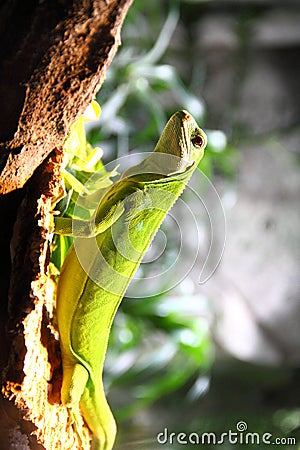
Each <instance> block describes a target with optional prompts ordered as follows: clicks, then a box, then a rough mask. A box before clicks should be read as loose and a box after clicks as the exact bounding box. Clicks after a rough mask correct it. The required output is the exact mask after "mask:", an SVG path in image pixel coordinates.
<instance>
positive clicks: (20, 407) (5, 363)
mask: <svg viewBox="0 0 300 450" xmlns="http://www.w3.org/2000/svg"><path fill="white" fill-rule="evenodd" d="M131 3H132V0H106V1H105V0H94V1H93V0H74V1H70V0H56V1H54V0H45V1H38V0H28V1H26V2H24V1H23V0H7V1H5V2H4V3H2V6H1V7H0V42H1V47H0V101H1V115H0V208H1V214H2V223H3V227H2V228H1V236H0V251H1V252H0V253H1V254H0V262H1V265H2V267H3V270H2V271H1V274H0V288H1V289H0V293H1V294H0V295H1V299H0V300H1V302H0V338H1V354H0V364H1V373H2V393H3V397H2V398H1V399H0V433H1V439H0V449H5V450H10V449H12V448H18V449H25V448H26V449H29V448H30V449H40V448H46V449H56V448H57V449H62V448H63V449H64V450H67V449H71V448H72V449H76V448H83V447H82V446H81V447H80V445H79V443H78V441H77V437H76V435H75V433H74V432H73V428H72V426H71V424H70V421H69V417H68V413H67V411H66V408H64V407H63V406H61V405H60V404H59V389H60V382H61V366H60V354H59V344H58V335H57V331H56V327H55V323H53V312H54V308H55V302H54V298H55V284H54V283H53V281H52V280H51V277H49V276H48V272H47V270H48V256H49V242H48V238H49V232H51V220H50V219H51V213H50V211H51V208H52V202H53V199H54V198H55V197H56V196H57V195H58V193H59V189H60V188H59V186H60V162H61V159H62V154H61V153H62V145H63V140H64V138H65V136H66V135H67V134H68V132H69V130H70V126H71V125H72V123H73V122H74V121H75V120H76V118H77V117H79V115H81V114H82V113H83V112H84V111H85V109H86V107H87V106H88V104H89V103H90V102H91V100H92V99H93V97H94V95H95V93H96V91H97V90H98V88H99V87H100V85H101V83H102V82H103V79H104V76H105V72H106V69H107V67H108V66H109V64H110V62H111V60H112V58H113V56H114V54H115V52H116V50H117V47H118V45H119V43H120V29H121V26H122V22H123V20H124V17H125V15H126V13H127V10H128V8H129V6H130V4H131ZM10 242H11V262H10V249H9V243H10ZM8 298H9V306H8ZM24 419H25V420H24ZM83 432H84V433H85V435H86V436H88V430H87V429H83Z"/></svg>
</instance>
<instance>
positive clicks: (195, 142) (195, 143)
mask: <svg viewBox="0 0 300 450" xmlns="http://www.w3.org/2000/svg"><path fill="white" fill-rule="evenodd" d="M192 144H193V146H194V147H202V145H203V138H202V137H201V136H196V137H194V138H193V139H192Z"/></svg>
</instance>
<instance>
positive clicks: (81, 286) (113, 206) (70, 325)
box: [55, 111, 206, 450]
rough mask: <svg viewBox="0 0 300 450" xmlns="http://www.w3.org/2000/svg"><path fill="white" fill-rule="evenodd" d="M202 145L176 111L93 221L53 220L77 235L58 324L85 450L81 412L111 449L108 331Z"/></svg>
mask: <svg viewBox="0 0 300 450" xmlns="http://www.w3.org/2000/svg"><path fill="white" fill-rule="evenodd" d="M205 146H206V137H205V134H204V132H203V131H202V130H201V129H200V128H199V127H198V125H197V124H196V122H195V120H194V119H193V117H192V116H191V115H190V114H189V113H187V112H186V111H178V112H177V113H175V114H174V115H173V116H172V117H171V119H170V120H169V122H168V123H167V125H166V127H165V129H164V131H163V133H162V135H161V138H160V139H159V141H158V143H157V145H156V147H155V149H154V152H153V153H152V154H150V156H148V157H147V158H145V160H144V161H142V162H141V163H140V164H138V165H137V166H134V167H132V168H130V169H128V170H127V171H125V172H124V174H123V176H122V177H121V178H120V180H119V181H117V182H116V183H115V184H113V185H112V187H110V188H109V190H108V191H107V192H106V193H105V195H104V196H103V197H102V199H101V201H100V204H99V207H98V209H97V211H96V212H95V214H94V216H93V218H92V220H90V221H88V222H84V221H80V220H73V223H72V220H71V219H68V218H60V217H57V218H56V219H55V233H58V234H64V235H73V236H77V237H76V239H75V244H73V246H72V247H71V248H70V250H69V252H68V254H67V257H66V259H65V261H64V264H63V266H62V269H61V274H60V278H59V283H58V292H57V320H58V327H59V334H60V342H61V351H62V361H63V384H62V389H61V399H62V403H63V404H64V405H66V406H67V407H68V408H70V413H71V416H72V418H73V421H74V425H75V426H76V430H77V432H78V435H79V438H80V440H81V443H82V446H83V447H84V448H86V446H87V445H88V444H85V443H84V442H85V441H84V437H83V436H82V435H81V433H80V426H79V415H80V413H81V414H82V415H83V417H84V420H85V422H86V424H87V425H88V427H89V429H90V430H91V432H92V434H93V443H92V448H93V449H94V450H110V449H112V447H113V444H114V440H115V435H116V424H115V421H114V418H113V415H112V413H111V410H110V408H109V406H108V403H107V400H106V397H105V393H104V389H103V383H102V372H103V364H104V359H105V354H106V350H107V344H108V339H109V334H110V329H111V325H112V322H113V319H114V316H115V313H116V311H117V309H118V307H119V304H120V302H121V300H122V298H123V296H124V294H125V291H126V289H127V287H128V285H129V283H130V281H131V279H132V278H133V276H134V273H135V271H136V270H137V268H138V266H139V264H140V262H141V259H142V257H143V255H144V254H145V252H146V251H147V249H148V247H149V245H150V243H151V241H152V240H153V237H154V235H155V234H156V232H157V230H158V229H159V227H160V225H161V223H162V221H163V220H164V218H165V216H166V214H167V212H168V211H169V209H170V208H171V207H172V205H173V204H174V202H175V201H176V200H177V199H178V197H179V196H180V195H181V193H182V191H183V189H184V188H185V186H186V184H187V182H188V180H189V179H190V177H191V175H192V173H193V172H194V170H195V168H196V167H197V165H198V163H199V161H200V160H201V158H202V157H203V154H204V148H205ZM152 155H154V156H152ZM95 244H96V245H95ZM78 255H79V257H78ZM83 260H84V264H83V265H84V267H85V270H84V269H83V267H82V261H83ZM87 267H88V270H87ZM87 272H88V273H87Z"/></svg>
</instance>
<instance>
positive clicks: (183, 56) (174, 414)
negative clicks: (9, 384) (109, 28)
mask: <svg viewBox="0 0 300 450" xmlns="http://www.w3.org/2000/svg"><path fill="white" fill-rule="evenodd" d="M122 44H123V45H122V47H121V48H120V49H119V52H118V53H117V56H116V57H115V59H114V61H113V63H112V66H111V68H110V69H109V71H108V74H107V79H106V81H105V83H104V85H103V87H102V88H101V90H100V92H99V94H98V98H97V99H98V101H99V103H100V105H101V108H102V112H101V115H100V119H99V124H97V123H96V124H95V123H94V124H92V127H90V128H89V131H88V136H89V141H90V142H91V144H92V145H93V146H95V145H100V146H101V147H102V148H103V150H104V157H103V159H104V162H105V163H108V162H109V161H114V160H116V159H117V158H119V157H122V156H126V155H128V154H134V153H136V152H141V151H151V150H152V149H153V147H154V143H155V142H156V141H157V139H158V137H159V135H160V133H161V131H162V129H163V127H164V125H165V123H166V121H167V119H168V118H169V117H170V115H171V114H172V113H173V112H174V111H176V110H178V109H182V108H185V109H187V110H189V111H190V112H191V113H192V114H193V115H194V117H195V118H196V120H197V122H198V123H199V125H200V126H201V127H202V128H204V129H205V131H206V132H207V134H208V139H209V145H208V148H207V151H206V155H205V158H204V159H203V161H202V162H201V163H200V169H201V170H202V171H203V172H204V174H205V175H206V176H207V177H208V178H209V179H210V180H211V182H212V185H213V186H215V188H216V190H217V192H218V194H219V196H220V204H221V205H222V207H223V209H224V212H225V216H226V246H225V251H224V255H223V258H222V261H221V263H220V265H219V266H218V268H217V270H214V269H215V268H216V266H217V263H218V259H219V257H220V255H221V254H222V250H223V243H224V226H223V225H224V224H223V222H222V220H223V218H222V208H221V209H220V205H219V204H217V203H218V201H217V200H216V197H214V195H213V194H212V193H213V189H212V188H211V185H210V183H209V182H208V180H207V179H206V178H205V176H204V175H203V176H202V178H201V177H200V178H199V176H198V178H197V176H196V181H194V183H196V185H197V187H196V190H197V191H198V192H199V190H200V193H201V196H202V197H201V198H204V199H205V202H204V203H205V204H206V206H207V208H208V209H209V214H211V216H213V219H214V220H215V222H214V229H213V232H214V243H215V244H214V245H213V246H212V253H211V254H210V257H209V258H208V261H207V273H210V275H211V276H210V277H209V279H208V281H206V282H205V283H204V284H199V274H200V272H201V268H202V266H203V261H205V257H206V255H207V251H208V247H209V245H208V243H209V240H210V238H211V231H210V228H209V221H208V220H207V214H206V213H205V208H203V206H202V204H201V202H200V201H199V199H198V198H196V199H195V198H194V197H193V195H192V193H191V191H189V190H187V191H186V193H185V196H184V197H183V200H184V202H186V203H188V204H189V206H190V208H191V210H192V212H193V214H194V217H196V219H197V222H198V241H199V243H200V259H199V260H198V259H197V260H196V261H195V262H194V259H193V262H194V263H193V268H192V269H193V270H190V271H189V270H187V273H186V274H185V276H184V277H183V279H182V280H181V281H180V282H179V283H178V284H177V285H176V286H175V287H174V288H173V289H170V286H171V285H173V284H176V283H173V284H172V281H174V280H175V281H177V279H179V278H180V276H181V275H180V274H179V275H178V274H177V272H176V270H177V269H176V270H175V269H174V270H173V269H172V270H171V278H172V277H173V279H171V280H170V278H168V279H164V281H163V283H165V284H164V285H159V286H156V285H155V283H154V285H153V284H151V289H150V290H148V287H149V286H147V283H146V282H141V283H139V281H138V280H137V281H136V282H135V283H133V287H131V290H130V291H129V293H128V296H127V298H125V299H124V301H123V303H122V306H121V308H120V310H119V312H118V314H117V317H116V320H115V323H114V328H113V332H112V336H111V339H110V347H109V352H108V356H107V361H106V367H105V384H106V388H107V391H108V397H109V401H110V404H111V407H112V410H113V411H114V414H115V416H116V419H117V422H118V424H119V425H118V428H119V434H118V439H117V444H116V449H127V448H128V449H156V448H160V447H161V445H160V444H159V443H158V442H157V440H156V436H157V434H158V433H160V432H162V431H163V430H164V429H165V428H168V430H169V431H170V432H175V433H179V432H186V433H189V432H198V433H203V432H210V431H211V432H215V433H222V432H226V431H228V430H229V429H232V430H233V431H236V423H237V422H238V421H245V422H246V423H247V425H248V431H253V432H260V433H266V432H269V433H272V434H273V435H274V436H279V437H282V436H284V437H289V436H294V437H296V438H297V439H298V442H300V432H299V430H300V403H299V399H300V385H299V381H300V329H299V323H300V284H299V259H300V258H299V256H300V252H299V234H300V231H299V230H300V227H299V225H300V216H299V198H300V196H299V194H300V171H299V155H300V125H299V117H300V101H299V100H300V98H299V97H300V83H299V79H300V4H299V3H298V2H288V1H285V2H276V1H272V0H248V1H246V0H245V1H243V0H240V1H227V0H223V1H216V0H210V1H196V0H194V1H183V0H182V1H175V0H173V1H169V2H168V1H163V0H152V1H151V2H144V1H142V0H135V2H134V4H133V6H132V7H131V9H130V12H129V15H128V17H127V19H126V23H125V25H124V27H123V32H122ZM203 180H204V183H202V181H203ZM197 183H198V184H197ZM212 197H213V198H212ZM220 211H221V212H220ZM174 214H175V213H174ZM177 214H178V217H179V219H178V221H179V222H178V223H179V225H178V226H177V225H176V226H175V225H174V221H173V222H172V218H169V219H167V220H166V222H165V224H164V227H163V228H162V233H161V234H158V237H157V238H156V240H155V242H154V244H153V246H152V247H151V249H150V256H151V252H152V253H153V255H155V252H158V253H159V251H158V250H157V248H160V246H161V245H163V244H162V243H161V242H162V241H164V238H165V237H167V239H168V244H167V246H166V247H165V250H164V252H163V253H162V254H161V255H160V256H159V257H157V258H156V259H155V257H154V261H153V262H151V261H152V260H153V258H152V257H150V256H149V253H148V254H147V257H146V259H145V262H144V264H142V265H141V268H140V270H139V272H138V277H141V278H143V277H147V274H149V273H152V271H153V270H156V269H157V268H159V269H160V270H161V269H165V268H168V267H170V266H172V263H173V262H174V259H176V255H178V254H179V253H178V252H179V250H178V248H179V247H178V246H179V245H180V242H179V241H180V239H179V234H178V227H179V228H180V230H181V232H182V235H183V236H184V238H185V241H184V245H183V248H182V251H181V253H180V260H179V261H180V264H179V265H183V266H184V264H185V262H186V261H187V262H190V261H191V258H192V256H191V255H192V254H193V249H194V246H195V242H196V240H197V236H196V237H195V233H194V231H193V230H192V228H191V227H192V223H191V221H189V219H188V216H187V214H186V213H181V207H180V205H179V206H178V205H177ZM180 214H181V215H180ZM176 217H177V216H176ZM178 242H179V243H178ZM147 258H148V259H147ZM152 288H153V289H152ZM148 291H149V292H148ZM144 294H145V295H144ZM149 295H150V297H149ZM130 296H131V297H135V298H130ZM143 296H144V297H145V298H143ZM163 447H164V448H170V449H176V448H181V447H182V446H181V445H179V444H176V442H173V443H172V444H170V443H166V444H165V445H164V446H163ZM194 447H195V446H193V445H188V444H187V445H185V448H194ZM241 447H243V448H244V447H245V445H242V444H237V445H233V444H229V443H227V444H226V443H224V444H222V445H219V446H218V445H211V446H210V445H204V446H203V448H222V449H227V448H228V449H230V448H241ZM267 447H268V446H267V445H266V446H265V447H264V444H260V445H259V446H255V445H253V446H251V448H267ZM283 447H284V448H297V447H296V446H295V445H287V444H286V445H284V446H283ZM249 448H250V446H249Z"/></svg>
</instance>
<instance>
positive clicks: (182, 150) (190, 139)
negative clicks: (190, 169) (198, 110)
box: [154, 110, 207, 170]
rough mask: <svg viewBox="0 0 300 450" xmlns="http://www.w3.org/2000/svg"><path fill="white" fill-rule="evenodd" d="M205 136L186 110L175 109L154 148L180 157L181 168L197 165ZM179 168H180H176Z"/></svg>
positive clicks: (200, 157) (205, 141)
mask: <svg viewBox="0 0 300 450" xmlns="http://www.w3.org/2000/svg"><path fill="white" fill-rule="evenodd" d="M206 143H207V138H206V135H205V133H204V131H203V130H201V128H199V127H198V125H197V123H196V121H195V119H194V118H193V116H192V115H191V114H189V113H188V112H187V111H185V110H182V111H177V112H176V113H175V114H173V116H172V117H171V118H170V120H169V121H168V123H167V125H166V126H165V128H164V131H163V133H162V135H161V137H160V139H159V141H158V143H157V145H156V147H155V149H154V151H155V152H160V153H167V154H170V155H174V156H176V157H178V158H181V159H182V161H181V164H182V169H184V168H185V167H186V166H190V165H191V164H196V165H198V163H199V161H200V160H201V159H202V157H203V155H204V149H205V147H206ZM178 169H179V170H180V168H178Z"/></svg>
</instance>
